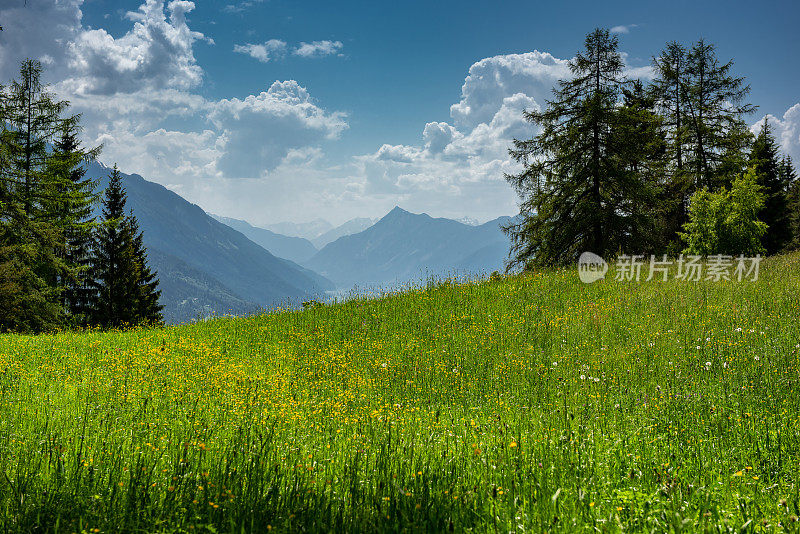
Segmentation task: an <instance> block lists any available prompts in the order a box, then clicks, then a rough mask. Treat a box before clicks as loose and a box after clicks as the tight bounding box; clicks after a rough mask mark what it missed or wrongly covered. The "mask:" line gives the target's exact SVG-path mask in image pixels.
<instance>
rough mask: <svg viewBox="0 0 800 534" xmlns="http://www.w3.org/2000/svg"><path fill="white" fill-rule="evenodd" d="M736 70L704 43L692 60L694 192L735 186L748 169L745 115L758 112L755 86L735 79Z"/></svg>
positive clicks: (689, 96)
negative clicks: (753, 94) (750, 98)
mask: <svg viewBox="0 0 800 534" xmlns="http://www.w3.org/2000/svg"><path fill="white" fill-rule="evenodd" d="M732 67H733V61H728V62H727V63H725V64H721V63H720V61H719V59H717V55H716V49H715V47H714V45H712V44H709V43H707V42H706V41H704V40H703V39H701V40H699V41H697V42H696V43H695V44H694V45H693V46H692V48H691V49H690V50H689V52H688V54H687V56H686V92H685V101H684V104H685V107H684V109H685V110H686V114H687V119H688V121H687V123H686V134H685V135H686V141H687V149H688V150H687V152H686V161H685V165H686V167H687V169H688V170H689V171H690V172H692V174H693V182H694V184H693V185H692V187H691V189H690V191H689V192H690V193H693V192H694V191H696V190H697V189H701V188H703V187H707V188H709V189H711V190H714V189H716V188H718V187H720V186H723V185H725V186H729V185H730V184H731V181H732V180H733V178H734V177H735V176H738V175H740V174H742V173H743V172H745V170H746V169H747V149H748V147H749V144H750V142H751V140H752V134H751V133H750V131H749V130H748V128H747V125H746V124H745V122H744V116H745V115H747V114H749V113H752V112H753V111H754V110H755V107H754V106H752V105H750V104H748V103H746V102H745V99H746V97H747V95H748V94H749V92H750V86H749V85H746V84H745V83H744V78H743V77H736V76H733V75H732V74H731V69H732Z"/></svg>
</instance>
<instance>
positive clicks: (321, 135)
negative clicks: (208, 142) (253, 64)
mask: <svg viewBox="0 0 800 534" xmlns="http://www.w3.org/2000/svg"><path fill="white" fill-rule="evenodd" d="M208 117H209V119H210V120H211V122H212V123H213V124H214V125H215V126H216V127H217V129H219V130H221V131H222V132H223V135H224V137H225V143H224V146H225V154H224V155H223V156H222V157H221V158H220V160H219V162H218V164H219V169H220V170H221V171H222V172H223V173H225V174H226V175H228V176H231V177H253V176H258V175H260V174H262V173H263V172H264V171H269V170H272V169H274V168H275V167H276V166H277V165H278V164H279V163H280V162H281V160H282V159H283V158H285V157H286V156H287V154H288V153H289V150H290V149H294V148H299V147H303V146H307V145H313V144H316V143H319V142H320V141H323V140H326V139H335V138H337V137H338V136H339V134H340V133H341V132H342V131H343V130H344V129H345V128H347V123H346V122H345V116H344V114H342V113H328V112H326V111H324V110H323V109H322V108H320V107H318V106H317V105H316V104H314V103H313V102H312V101H311V96H310V95H309V93H308V91H307V90H306V89H305V88H304V87H302V86H301V85H299V84H298V83H297V82H296V81H294V80H288V81H283V82H277V81H276V82H275V83H273V84H272V85H271V86H270V88H269V89H268V90H267V91H264V92H262V93H261V94H259V95H250V96H247V97H246V98H244V99H243V100H240V99H238V98H232V99H223V100H220V101H219V102H216V103H214V104H213V105H211V107H210V112H209V115H208ZM266 132H268V133H269V135H264V134H265V133H266Z"/></svg>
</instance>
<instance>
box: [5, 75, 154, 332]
mask: <svg viewBox="0 0 800 534" xmlns="http://www.w3.org/2000/svg"><path fill="white" fill-rule="evenodd" d="M41 71H42V67H41V65H40V64H39V62H37V61H33V60H27V61H24V62H23V63H22V66H21V68H20V76H19V80H13V81H12V82H11V83H10V84H9V85H8V86H7V87H6V86H2V85H0V125H1V126H2V129H1V130H0V331H15V332H41V331H46V330H52V329H55V328H65V327H67V328H68V327H89V326H99V327H103V328H114V327H124V326H135V325H141V324H160V323H162V317H161V309H162V307H161V306H160V305H159V304H158V299H159V295H160V291H159V290H158V280H157V278H156V274H155V273H154V272H152V271H151V270H150V268H149V267H148V265H147V255H146V251H145V248H144V245H143V243H142V233H141V232H140V231H139V228H138V224H137V221H136V218H135V217H134V216H133V214H132V213H127V212H126V211H125V191H124V189H123V187H122V183H121V179H120V174H119V171H117V169H116V167H114V170H113V171H112V173H111V176H110V178H109V185H108V187H107V188H106V190H105V193H104V198H103V199H102V202H103V210H102V218H101V220H96V218H95V216H94V211H95V206H96V205H97V202H98V201H99V200H100V199H99V197H98V195H97V194H96V193H95V189H96V187H97V182H96V181H95V180H92V179H91V178H89V177H87V176H86V168H85V165H84V164H85V163H86V162H88V161H89V160H92V159H94V158H96V157H97V155H98V154H99V152H100V148H99V147H98V148H91V149H87V148H84V147H82V146H81V142H80V140H79V133H80V116H79V115H70V114H69V103H68V102H66V101H59V100H56V99H55V97H54V95H52V94H51V93H49V92H48V91H47V87H46V86H44V85H43V84H42V83H41V81H40V79H41Z"/></svg>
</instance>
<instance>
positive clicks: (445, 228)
mask: <svg viewBox="0 0 800 534" xmlns="http://www.w3.org/2000/svg"><path fill="white" fill-rule="evenodd" d="M510 219H511V218H510V217H500V218H498V219H494V220H492V221H489V222H487V223H484V224H481V225H477V226H473V225H469V224H464V223H461V222H458V221H454V220H452V219H442V218H434V217H430V216H429V215H426V214H424V213H422V214H414V213H409V212H408V211H405V210H403V209H401V208H399V207H395V208H394V209H393V210H392V211H390V212H389V213H388V214H387V215H386V216H385V217H383V218H382V219H381V220H380V221H378V222H377V223H375V224H374V225H372V226H370V227H369V228H367V229H366V230H364V231H362V232H359V233H357V234H352V235H348V236H344V237H341V238H339V239H337V240H336V241H334V242H332V243H329V244H328V245H326V246H325V247H324V248H323V249H322V250H320V251H319V252H318V253H317V254H316V255H314V257H312V258H311V259H310V260H308V261H306V262H304V265H305V266H306V267H308V268H310V269H312V270H314V271H316V272H318V273H320V274H322V275H323V276H325V277H326V278H328V279H330V280H332V281H333V282H334V283H335V284H336V286H337V287H338V288H339V289H349V288H352V287H353V286H360V287H362V288H363V287H365V286H366V287H383V288H387V287H392V286H396V285H400V284H406V283H409V282H420V281H424V280H425V279H426V278H429V277H447V276H451V275H456V276H458V275H469V274H473V275H474V274H479V273H490V272H492V271H495V270H502V269H503V267H504V261H505V258H506V256H507V254H508V250H509V241H508V237H506V235H505V234H504V233H503V232H502V230H501V225H502V224H505V223H507V222H508V221H509V220H510Z"/></svg>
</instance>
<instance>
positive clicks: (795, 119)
mask: <svg viewBox="0 0 800 534" xmlns="http://www.w3.org/2000/svg"><path fill="white" fill-rule="evenodd" d="M765 119H768V120H769V124H770V126H771V127H772V131H773V135H774V136H775V140H776V141H777V142H778V144H779V145H780V147H781V151H782V152H783V153H784V154H785V155H788V156H791V157H792V161H793V162H794V164H795V166H798V165H800V102H798V103H797V104H795V105H793V106H792V107H790V108H789V109H787V110H786V112H785V113H784V114H783V116H782V117H775V116H774V115H766V116H764V117H763V118H761V120H759V121H758V122H756V123H755V124H753V125H752V126H751V127H750V130H751V131H752V132H753V133H754V134H756V135H757V134H758V132H759V131H760V130H761V126H762V124H763V123H764V120H765Z"/></svg>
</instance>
